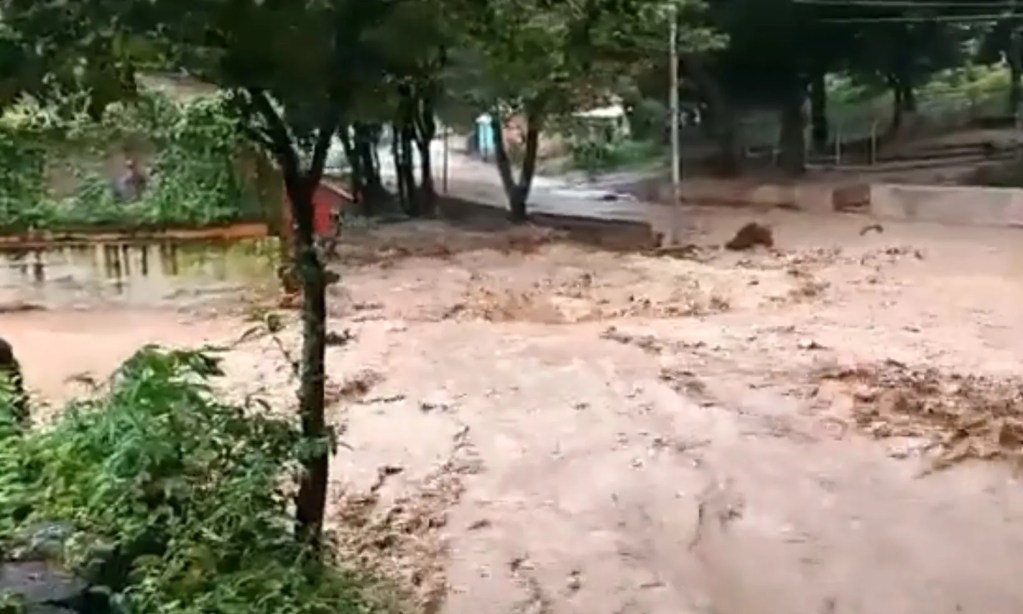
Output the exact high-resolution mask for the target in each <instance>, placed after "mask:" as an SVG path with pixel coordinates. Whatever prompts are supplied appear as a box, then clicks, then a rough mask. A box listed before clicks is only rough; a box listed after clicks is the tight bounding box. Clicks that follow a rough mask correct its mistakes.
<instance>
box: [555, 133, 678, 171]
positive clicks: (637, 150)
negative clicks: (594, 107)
mask: <svg viewBox="0 0 1023 614" xmlns="http://www.w3.org/2000/svg"><path fill="white" fill-rule="evenodd" d="M662 155H663V148H662V147H660V146H659V145H657V144H656V143H654V142H652V141H633V140H629V139H617V140H608V139H602V138H585V137H581V138H577V139H576V140H574V141H573V143H572V165H573V166H574V167H575V168H577V169H579V170H583V171H586V172H589V173H598V172H606V171H613V170H618V169H624V168H630V167H636V166H642V165H644V164H649V163H651V162H652V161H655V160H657V159H658V158H659V157H660V156H662Z"/></svg>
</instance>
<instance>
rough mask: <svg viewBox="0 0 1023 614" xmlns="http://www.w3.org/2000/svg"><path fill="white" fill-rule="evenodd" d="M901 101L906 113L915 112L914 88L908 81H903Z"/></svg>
mask: <svg viewBox="0 0 1023 614" xmlns="http://www.w3.org/2000/svg"><path fill="white" fill-rule="evenodd" d="M902 103H903V106H904V108H905V111H906V113H916V88H915V87H914V86H913V84H912V83H910V82H909V81H904V82H903V86H902Z"/></svg>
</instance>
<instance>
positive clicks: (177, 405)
mask: <svg viewBox="0 0 1023 614" xmlns="http://www.w3.org/2000/svg"><path fill="white" fill-rule="evenodd" d="M219 373H220V365H219V360H218V359H217V357H216V356H215V355H211V354H206V353H202V352H191V351H165V350H160V349H158V348H155V347H146V348H143V349H142V350H140V351H139V352H138V353H137V354H135V355H134V356H133V357H132V358H130V359H129V360H128V361H127V362H125V363H124V365H122V367H121V368H120V369H119V370H118V372H117V373H116V374H115V376H114V377H113V378H112V380H111V383H110V387H109V389H108V390H107V391H106V393H105V394H103V395H102V396H100V397H99V398H97V399H94V400H88V401H82V402H77V403H73V404H72V405H70V406H69V407H68V408H67V409H66V411H65V412H64V413H63V414H62V417H61V418H60V419H59V420H58V422H57V423H56V424H55V425H54V426H53V428H52V429H50V430H47V431H41V432H31V433H29V434H26V435H24V436H20V435H17V434H15V433H11V432H7V431H3V430H0V506H2V507H3V509H4V510H5V511H6V512H7V513H5V514H4V515H3V517H0V540H2V541H0V544H2V545H0V549H2V550H5V551H10V550H12V549H16V546H17V545H18V541H19V539H20V538H21V536H23V535H25V534H26V531H28V530H29V528H30V527H32V526H35V525H36V524H37V523H39V522H46V523H62V524H63V523H68V524H69V525H70V526H71V527H72V530H73V532H72V535H71V537H70V539H69V540H68V541H67V542H66V546H65V549H64V553H63V554H64V557H65V559H66V561H67V563H68V564H69V565H70V566H71V567H72V568H75V569H77V570H79V571H80V573H82V574H83V575H85V576H86V579H87V580H89V581H90V583H92V584H95V585H100V586H105V587H107V588H108V590H109V591H110V592H111V593H112V594H113V595H114V596H115V597H116V598H117V599H119V600H122V601H123V602H124V603H125V604H126V606H127V609H126V611H130V612H160V613H167V614H186V613H188V614H192V613H195V614H200V613H201V614H215V613H218V612H222V613H225V614H226V613H234V612H275V613H277V612H285V613H288V612H291V613H295V614H314V613H315V614H320V613H322V614H328V613H334V612H340V613H344V612H357V611H360V612H361V611H366V610H364V609H362V608H366V607H368V606H366V605H365V604H364V603H363V602H362V601H361V599H360V598H359V596H358V591H357V587H356V586H355V585H354V583H353V582H352V580H351V579H349V578H347V577H345V576H344V575H343V574H341V573H340V572H338V571H335V570H332V569H330V568H328V567H325V566H323V565H322V564H319V563H316V562H315V559H313V558H312V557H310V556H309V553H307V552H306V551H305V550H304V548H303V546H302V545H300V544H299V543H297V542H296V541H295V539H294V537H293V523H292V520H291V518H290V515H289V510H288V508H289V506H290V497H289V495H290V492H289V491H290V488H289V483H290V482H291V480H290V478H293V476H294V475H295V472H296V471H297V470H298V461H299V460H300V457H301V455H302V454H306V453H308V452H309V450H310V449H311V448H316V447H319V446H322V445H323V443H322V442H314V443H305V442H304V441H303V439H302V438H301V437H300V436H299V434H298V433H297V431H296V430H295V429H294V428H293V427H292V426H291V424H289V423H288V422H285V421H282V420H278V419H275V418H271V417H269V416H267V415H265V414H262V413H259V411H258V410H255V409H253V408H245V407H238V406H233V405H228V404H224V403H222V402H220V401H218V400H217V398H216V395H215V393H214V392H213V390H212V389H211V387H210V382H209V378H210V377H214V376H216V375H218V374H219Z"/></svg>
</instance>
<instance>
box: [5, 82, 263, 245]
mask: <svg viewBox="0 0 1023 614" xmlns="http://www.w3.org/2000/svg"><path fill="white" fill-rule="evenodd" d="M62 111H64V112H58V111H57V110H55V109H54V108H52V107H49V106H47V107H41V106H40V105H38V104H31V103H28V104H22V105H20V106H17V107H14V108H12V109H10V110H9V111H8V113H7V114H6V116H5V117H4V118H3V119H2V120H0V228H2V229H4V230H5V231H8V232H9V231H12V230H54V229H82V228H90V227H98V226H108V227H109V226H112V227H119V228H139V227H166V226H174V227H193V226H206V225H212V224H217V223H223V222H229V221H233V220H237V219H239V218H242V217H245V216H246V214H247V213H248V214H250V215H251V214H252V213H253V212H255V211H258V204H257V203H252V202H246V201H245V199H244V198H243V194H244V193H245V191H244V190H243V186H242V182H243V181H244V178H243V176H241V174H240V173H239V170H238V169H237V167H236V157H237V155H238V152H239V151H240V147H241V145H242V143H243V141H242V139H241V135H240V132H239V130H238V126H237V119H236V116H235V115H233V114H232V112H231V108H230V107H229V106H228V105H227V104H226V101H225V99H224V98H223V97H219V96H218V97H212V98H199V99H196V100H194V101H192V102H188V103H175V102H173V101H172V100H171V99H170V98H169V97H167V96H165V95H162V94H159V93H147V94H145V95H142V96H140V97H138V98H137V99H134V100H132V101H131V102H130V104H129V103H119V104H113V105H110V106H108V107H107V108H106V109H105V111H104V113H103V114H102V116H101V117H100V118H98V119H93V118H92V117H91V116H90V115H89V114H88V113H87V112H86V110H85V109H84V108H83V109H81V110H78V109H76V108H74V107H73V106H72V108H71V110H70V111H67V110H63V109H62ZM123 155H130V156H139V157H140V158H141V161H142V165H143V166H144V167H145V171H146V174H147V175H148V177H149V186H148V189H147V190H146V191H145V193H144V194H143V196H142V198H141V199H139V200H137V201H135V202H118V200H117V199H116V198H115V194H114V191H113V189H112V186H113V182H114V180H115V179H116V177H117V175H118V174H119V173H121V172H123V169H120V168H117V167H111V165H110V164H109V163H107V162H108V161H109V160H112V159H116V158H117V157H119V156H123ZM105 163H106V164H105ZM61 176H63V177H64V178H65V179H67V178H70V179H71V183H73V185H74V186H75V187H74V189H73V190H72V191H71V192H70V193H69V194H63V195H62V194H60V193H55V190H54V189H53V186H52V184H53V183H54V182H55V177H56V178H60V177H61Z"/></svg>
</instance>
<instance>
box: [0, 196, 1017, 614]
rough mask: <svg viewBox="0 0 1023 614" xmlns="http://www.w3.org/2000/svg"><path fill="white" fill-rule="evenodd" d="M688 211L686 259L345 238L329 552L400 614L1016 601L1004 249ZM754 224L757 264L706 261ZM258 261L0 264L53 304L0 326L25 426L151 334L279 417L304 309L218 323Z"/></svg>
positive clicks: (262, 258)
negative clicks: (393, 598)
mask: <svg viewBox="0 0 1023 614" xmlns="http://www.w3.org/2000/svg"><path fill="white" fill-rule="evenodd" d="M684 213H685V216H686V217H685V219H686V222H687V224H688V225H689V226H691V227H692V228H694V229H695V230H691V231H687V232H688V233H689V235H690V236H689V237H688V238H687V241H691V242H692V245H691V248H690V249H688V250H685V251H684V252H679V253H676V252H669V253H667V254H663V253H659V252H652V251H649V250H646V249H639V248H637V249H633V250H624V251H613V250H611V249H608V248H606V247H605V246H604V245H603V244H602V245H601V246H599V247H594V246H593V245H590V244H583V243H579V242H575V241H572V240H569V239H570V237H568V238H566V235H564V234H561V233H560V232H555V231H553V230H550V229H547V228H544V227H541V226H539V225H535V226H532V225H519V226H516V227H515V228H507V227H505V228H501V227H496V226H487V227H485V228H483V227H481V228H475V227H469V228H466V227H465V226H467V225H465V224H463V225H455V224H448V223H446V222H444V221H443V220H421V221H416V222H409V223H401V224H389V225H381V226H379V227H375V228H371V229H367V230H365V231H363V232H362V234H361V235H358V234H356V233H354V232H353V233H351V234H349V235H348V237H347V240H346V242H345V243H344V244H343V245H342V246H341V255H342V258H341V261H340V263H339V264H340V266H341V269H340V272H341V273H343V275H342V278H341V280H340V282H339V283H337V284H334V285H332V286H331V288H330V290H329V293H328V301H327V303H328V311H329V318H328V321H327V330H328V331H329V332H330V333H333V334H334V336H335V338H337V339H344V340H345V341H344V342H343V343H333V344H331V345H330V347H328V348H327V352H326V361H325V363H326V364H325V370H326V386H327V390H328V395H329V397H328V399H329V403H328V408H327V419H328V421H329V422H330V423H331V425H332V426H334V427H335V428H336V429H337V430H338V432H339V433H343V435H342V441H343V443H344V445H343V446H340V445H339V446H338V450H337V452H336V454H334V455H333V456H332V458H331V464H330V490H329V492H328V499H327V501H328V502H327V522H328V525H329V528H330V529H331V530H332V531H334V532H335V533H336V538H337V539H336V542H337V544H338V548H339V549H340V556H339V560H341V561H352V562H358V564H359V565H365V566H369V567H370V568H372V569H373V570H374V571H379V572H380V573H381V574H382V575H385V576H387V577H393V578H395V580H396V582H397V583H398V584H400V585H401V586H402V587H404V588H405V589H407V591H408V592H410V593H411V594H412V596H413V597H414V599H413V601H414V602H415V603H413V604H411V607H409V608H408V609H406V610H404V611H407V612H411V613H413V614H428V613H429V614H438V613H439V614H464V613H467V612H469V613H475V612H486V613H493V614H541V613H542V614H573V613H575V612H587V613H593V614H710V613H715V614H828V613H830V614H920V613H927V614H932V613H933V614H1019V613H1020V612H1023V584H1021V583H1020V582H1019V581H1018V578H1019V572H1020V570H1021V569H1023V554H1021V553H1023V489H1021V488H1020V481H1019V467H1020V466H1021V463H1023V410H1021V408H1023V379H1021V375H1020V369H1019V365H1021V364H1023V342H1021V340H1023V319H1021V318H1020V317H1019V305H1020V304H1021V302H1023V242H1021V241H1020V236H1021V235H1020V233H1019V231H1018V230H999V229H979V228H962V227H957V228H951V227H942V226H937V225H927V224H898V223H892V222H884V223H883V232H871V233H866V234H864V233H863V232H862V229H863V228H864V226H866V225H868V224H875V223H876V220H871V219H869V218H865V217H863V216H858V215H851V214H850V215H807V214H802V213H796V212H789V211H771V212H755V211H750V210H741V209H734V210H722V209H710V208H688V209H685V210H684ZM750 221H756V222H759V223H763V224H766V225H768V226H771V227H772V228H773V230H774V240H775V246H774V248H773V249H764V248H756V249H752V250H749V251H745V252H732V251H730V250H726V249H723V248H722V247H721V246H722V245H723V244H724V243H726V242H727V241H728V240H729V239H730V238H731V237H732V236H733V235H734V234H735V232H736V230H737V229H738V228H740V227H742V226H743V225H745V224H746V223H748V222H750ZM608 232H611V231H610V230H609V231H608ZM616 232H617V231H616ZM608 239H609V240H608V242H607V244H612V243H613V242H612V241H610V237H609V238H608ZM615 240H617V238H615ZM275 253H276V248H275V246H273V245H272V244H267V243H235V244H231V245H229V246H228V245H222V246H211V245H196V244H193V246H191V247H190V246H186V245H184V244H178V246H177V247H176V248H171V247H167V246H160V245H151V246H148V247H145V248H142V247H135V246H128V247H127V248H125V247H124V246H100V247H90V248H80V249H71V248H67V249H60V250H51V251H45V252H41V253H35V252H29V253H25V254H18V255H17V256H14V255H11V254H7V255H4V256H2V257H0V304H2V301H11V300H15V299H17V300H22V301H29V302H35V303H37V304H39V305H40V306H43V307H45V309H44V310H37V311H24V312H8V313H3V312H0V336H3V337H5V338H7V339H8V340H10V341H11V342H12V343H13V344H14V346H15V348H16V351H17V353H18V358H19V360H20V361H21V363H22V366H23V369H24V374H25V378H26V383H27V387H28V389H29V391H30V393H31V395H32V396H33V400H34V403H35V404H34V408H33V418H34V419H35V420H37V421H40V422H43V423H45V421H46V420H47V419H49V418H50V417H51V416H53V415H55V414H56V413H57V412H59V411H61V409H60V408H61V405H60V403H61V401H63V400H65V399H67V398H69V397H71V396H77V395H79V394H81V388H80V387H79V388H76V387H75V386H76V384H74V382H73V381H72V380H70V379H69V378H70V377H71V376H73V375H76V374H80V373H83V372H84V373H88V374H91V375H93V376H95V377H104V376H106V375H108V374H109V373H110V372H111V370H112V369H114V368H115V367H116V366H117V365H118V364H119V363H120V362H121V361H122V360H123V359H124V358H126V357H128V356H130V355H131V353H132V352H134V351H135V350H137V348H138V347H139V346H140V345H141V344H144V343H158V344H162V345H172V346H176V347H196V346H199V345H202V344H206V343H212V344H217V345H221V346H226V347H229V348H230V349H229V350H227V351H225V352H224V354H223V356H224V364H223V366H224V371H225V373H226V376H225V377H224V378H223V379H222V380H220V381H218V383H217V384H215V385H216V386H218V392H219V393H221V394H222V396H223V398H225V399H230V400H245V399H250V398H252V397H253V396H255V397H257V398H260V399H262V400H265V401H266V403H267V406H268V407H269V408H271V409H272V410H273V411H280V412H282V413H284V414H285V415H291V416H295V415H297V414H296V407H295V405H296V401H295V390H296V388H297V386H296V382H295V379H294V375H293V371H292V368H291V366H290V364H289V361H288V356H298V355H300V346H301V325H300V323H299V322H298V317H297V315H296V314H295V313H287V312H285V313H284V314H283V317H282V323H283V330H281V331H280V333H279V334H277V335H276V336H275V337H270V336H262V335H246V334H245V333H246V332H248V331H250V330H252V329H253V326H254V324H253V322H252V321H251V319H250V318H248V317H247V316H248V315H250V314H249V313H247V312H245V313H241V310H239V309H235V308H234V307H233V305H231V306H225V307H224V308H220V307H219V306H215V305H216V301H221V300H224V299H226V300H236V297H237V296H240V295H239V294H238V292H239V291H240V290H242V289H248V288H256V287H258V285H259V284H260V283H265V282H266V281H267V280H269V282H270V283H272V279H273V276H272V274H271V273H272V270H273V259H274V258H273V255H274V254H275ZM200 301H201V303H200ZM197 304H201V305H202V307H203V308H202V309H194V308H192V306H193V305H197ZM272 304H273V303H270V302H269V301H268V302H267V305H268V306H269V305H272ZM206 305H209V306H210V308H209V309H207V308H206ZM65 307H72V308H65ZM78 307H86V308H78ZM46 403H49V405H47V404H46Z"/></svg>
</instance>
